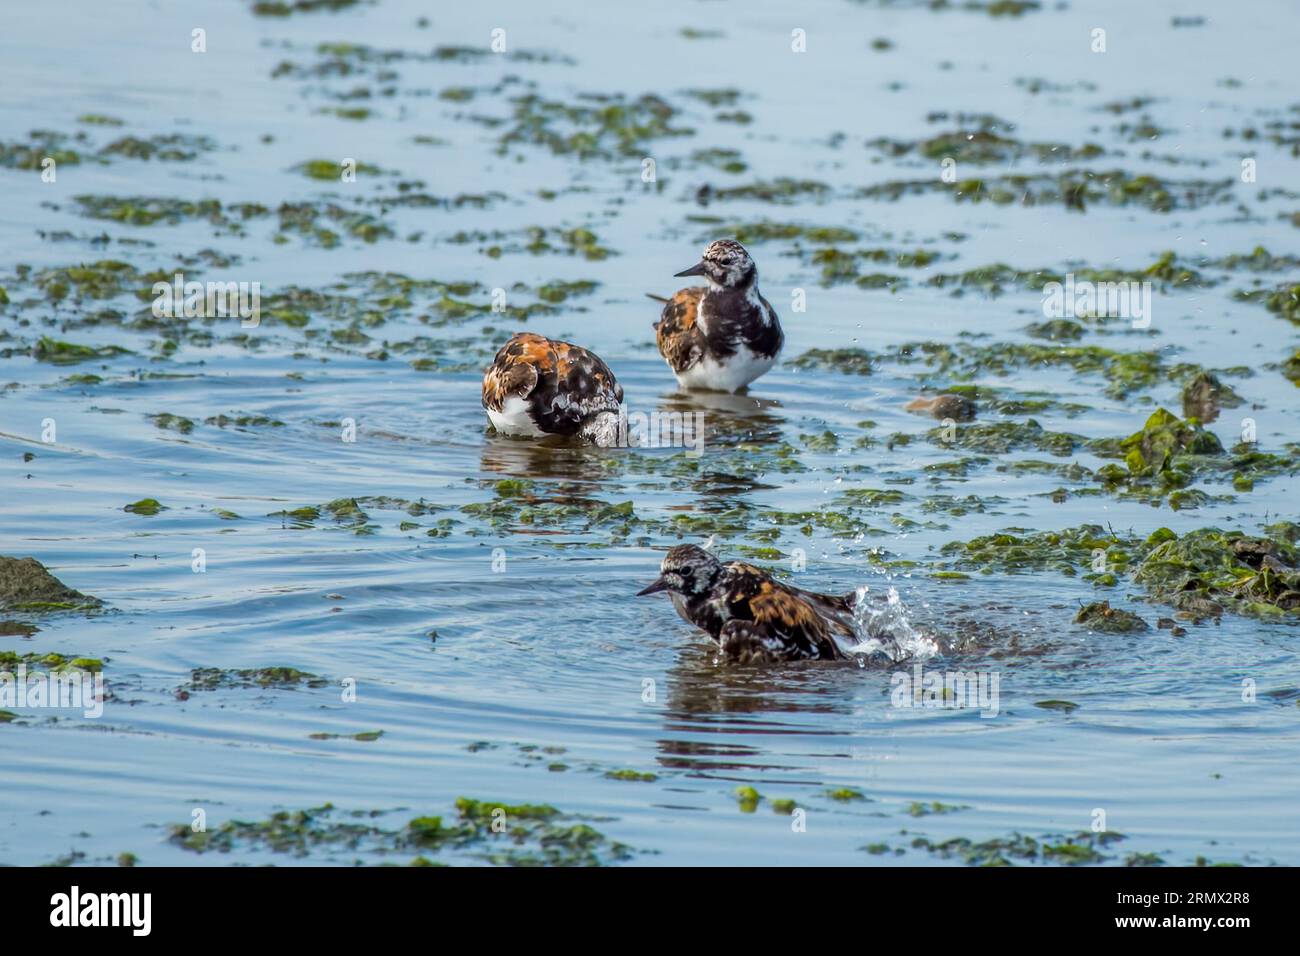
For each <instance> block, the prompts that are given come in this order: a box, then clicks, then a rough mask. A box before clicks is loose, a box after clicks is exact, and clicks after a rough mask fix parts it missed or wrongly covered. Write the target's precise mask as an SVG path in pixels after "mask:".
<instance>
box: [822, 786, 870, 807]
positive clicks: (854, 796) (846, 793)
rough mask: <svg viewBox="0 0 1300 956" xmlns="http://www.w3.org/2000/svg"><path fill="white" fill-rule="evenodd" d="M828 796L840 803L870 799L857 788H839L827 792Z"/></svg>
mask: <svg viewBox="0 0 1300 956" xmlns="http://www.w3.org/2000/svg"><path fill="white" fill-rule="evenodd" d="M826 796H827V797H829V798H830V799H831V800H836V801H838V802H840V803H852V802H854V801H865V800H867V799H868V798H867V795H866V794H865V793H863V792H862V791H861V790H858V789H857V788H856V787H837V788H836V789H834V790H827V791H826Z"/></svg>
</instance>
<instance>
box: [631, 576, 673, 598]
mask: <svg viewBox="0 0 1300 956" xmlns="http://www.w3.org/2000/svg"><path fill="white" fill-rule="evenodd" d="M667 590H668V582H667V581H665V580H664V579H663V578H656V579H655V583H654V584H652V585H650V586H649V587H647V588H642V589H641V590H640V591H637V592H636V596H637V597H641V596H642V595H645V594H654V593H656V592H657V591H667Z"/></svg>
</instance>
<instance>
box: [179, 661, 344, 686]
mask: <svg viewBox="0 0 1300 956" xmlns="http://www.w3.org/2000/svg"><path fill="white" fill-rule="evenodd" d="M329 683H330V682H329V681H328V680H327V679H326V678H324V677H318V676H317V675H315V674H309V673H307V672H306V671H300V670H298V669H297V668H296V667H250V668H241V669H233V670H226V669H223V668H220V667H196V668H194V669H193V670H192V671H191V672H190V680H189V683H187V684H185V685H183V688H182V689H183V690H186V691H213V690H231V689H247V688H253V687H257V688H261V689H276V690H291V689H293V688H297V687H309V688H319V687H326V686H328V685H329Z"/></svg>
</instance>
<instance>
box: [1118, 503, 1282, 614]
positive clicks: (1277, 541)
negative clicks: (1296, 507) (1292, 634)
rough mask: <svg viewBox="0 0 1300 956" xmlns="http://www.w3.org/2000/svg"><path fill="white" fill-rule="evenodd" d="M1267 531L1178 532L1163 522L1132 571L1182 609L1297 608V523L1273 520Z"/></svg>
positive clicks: (1157, 597)
mask: <svg viewBox="0 0 1300 956" xmlns="http://www.w3.org/2000/svg"><path fill="white" fill-rule="evenodd" d="M1268 530H1269V531H1270V532H1272V533H1273V534H1272V536H1269V537H1256V536H1252V535H1247V534H1243V533H1241V532H1236V531H1220V530H1219V529H1218V528H1200V529H1198V530H1196V531H1189V532H1188V533H1187V534H1185V535H1183V536H1182V537H1178V536H1177V535H1175V534H1174V533H1173V532H1172V531H1169V530H1168V529H1165V528H1162V529H1160V530H1159V531H1157V532H1155V533H1154V534H1153V535H1152V536H1151V538H1150V539H1149V540H1148V542H1147V546H1148V547H1149V548H1150V550H1149V551H1148V552H1147V554H1146V557H1145V558H1143V560H1142V563H1141V564H1139V565H1138V566H1137V568H1136V569H1135V571H1134V573H1133V580H1134V581H1135V582H1137V583H1138V584H1141V585H1142V586H1143V587H1145V588H1146V590H1147V592H1148V594H1149V595H1150V597H1151V599H1152V600H1155V601H1160V602H1162V603H1166V604H1171V605H1173V606H1174V607H1175V608H1177V609H1178V610H1179V611H1180V612H1181V615H1182V616H1184V617H1188V618H1194V619H1199V618H1203V617H1218V616H1219V615H1221V614H1222V613H1223V612H1224V611H1225V610H1228V611H1233V612H1235V613H1238V614H1244V615H1248V616H1252V617H1263V618H1274V617H1282V616H1287V617H1294V616H1296V615H1297V613H1298V612H1300V552H1298V551H1297V549H1296V547H1295V544H1294V542H1295V540H1296V537H1297V535H1296V532H1297V531H1300V528H1297V526H1296V525H1292V524H1281V525H1273V526H1270V528H1269V529H1268Z"/></svg>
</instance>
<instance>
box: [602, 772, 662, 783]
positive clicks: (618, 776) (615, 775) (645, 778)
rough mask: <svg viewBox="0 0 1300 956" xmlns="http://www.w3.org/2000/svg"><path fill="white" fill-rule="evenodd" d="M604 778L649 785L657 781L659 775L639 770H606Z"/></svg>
mask: <svg viewBox="0 0 1300 956" xmlns="http://www.w3.org/2000/svg"><path fill="white" fill-rule="evenodd" d="M605 777H606V778H607V779H609V780H633V781H639V782H642V783H650V782H652V781H655V780H658V779H659V775H658V774H656V773H650V772H643V771H640V770H606V771H605Z"/></svg>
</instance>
